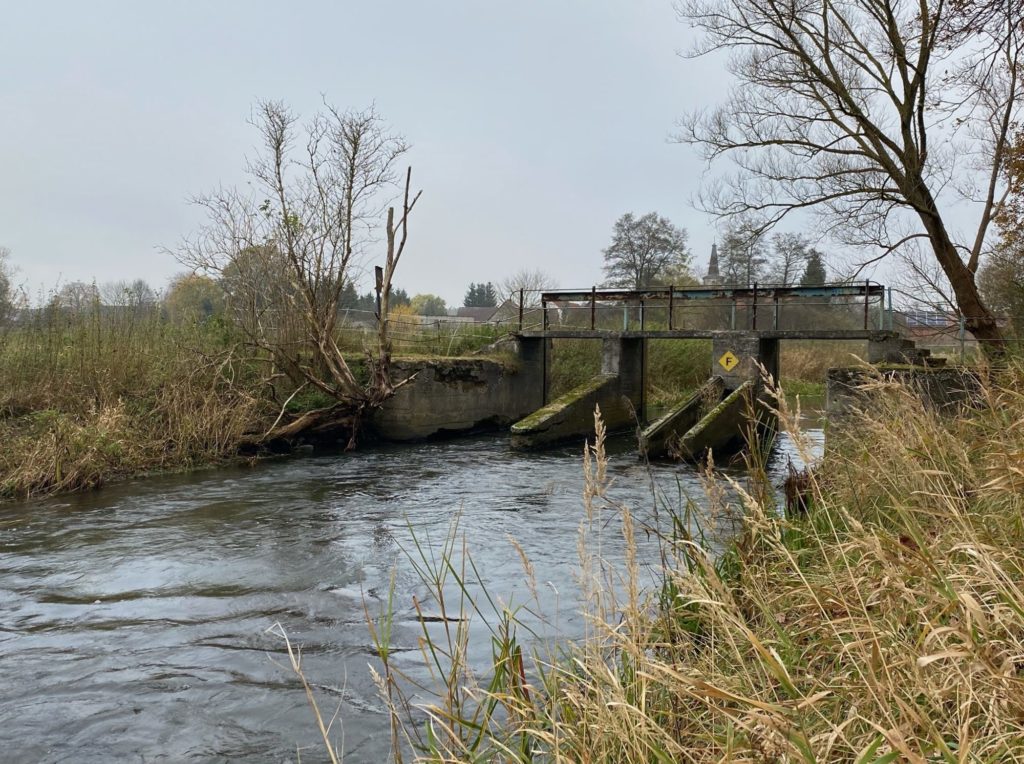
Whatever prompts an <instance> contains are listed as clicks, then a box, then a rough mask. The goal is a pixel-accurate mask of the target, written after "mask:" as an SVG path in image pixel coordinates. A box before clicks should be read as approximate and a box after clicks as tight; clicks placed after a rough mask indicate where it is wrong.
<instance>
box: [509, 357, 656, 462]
mask: <svg viewBox="0 0 1024 764" xmlns="http://www.w3.org/2000/svg"><path fill="white" fill-rule="evenodd" d="M644 347H645V346H644V341H643V340H642V339H632V338H629V339H619V338H615V339H606V340H605V341H604V344H603V348H602V356H601V373H600V374H598V375H597V376H595V377H594V378H593V379H591V380H590V381H588V382H586V383H585V384H583V385H580V386H579V387H577V388H576V389H575V390H570V391H569V392H568V393H566V394H565V395H563V396H562V397H561V398H559V399H558V400H555V401H552V402H551V403H549V404H548V405H546V406H544V407H543V408H541V409H540V410H539V411H535V412H534V413H532V414H530V416H528V417H525V418H524V419H523V420H522V421H519V422H516V423H515V424H514V425H513V426H512V447H513V448H517V449H524V450H525V449H530V448H542V447H544V446H549V445H553V444H555V443H559V442H564V441H567V440H572V439H573V438H585V437H586V436H588V435H590V434H592V433H593V432H594V407H595V406H600V407H601V417H602V419H603V420H604V424H605V427H607V428H608V429H609V430H612V431H614V430H622V429H626V428H629V427H632V426H633V425H634V424H635V421H636V417H637V416H638V415H640V412H642V411H643V395H644V363H645V353H644Z"/></svg>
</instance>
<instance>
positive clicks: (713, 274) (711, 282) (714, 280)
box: [704, 244, 722, 286]
mask: <svg viewBox="0 0 1024 764" xmlns="http://www.w3.org/2000/svg"><path fill="white" fill-rule="evenodd" d="M721 283H722V277H721V275H720V274H719V273H718V244H712V245H711V259H710V260H709V261H708V272H707V274H705V276H704V284H705V286H718V285H719V284H721Z"/></svg>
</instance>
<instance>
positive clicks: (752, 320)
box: [750, 281, 757, 332]
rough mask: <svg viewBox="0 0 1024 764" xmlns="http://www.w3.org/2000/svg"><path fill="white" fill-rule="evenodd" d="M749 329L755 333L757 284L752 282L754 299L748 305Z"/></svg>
mask: <svg viewBox="0 0 1024 764" xmlns="http://www.w3.org/2000/svg"><path fill="white" fill-rule="evenodd" d="M750 328H751V329H753V330H754V331H755V332H756V331H757V282H756V281H755V282H754V299H753V301H752V302H751V305H750Z"/></svg>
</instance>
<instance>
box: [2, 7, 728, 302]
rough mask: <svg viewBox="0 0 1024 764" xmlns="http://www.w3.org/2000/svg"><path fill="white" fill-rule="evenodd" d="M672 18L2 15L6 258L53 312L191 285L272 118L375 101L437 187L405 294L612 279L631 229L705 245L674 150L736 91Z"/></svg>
mask: <svg viewBox="0 0 1024 764" xmlns="http://www.w3.org/2000/svg"><path fill="white" fill-rule="evenodd" d="M690 34H691V32H690V31H689V29H688V28H687V27H686V26H684V25H682V24H680V23H678V22H677V21H676V18H675V14H674V12H673V10H672V6H671V2H670V0H618V1H612V0H606V1H605V0H558V1H557V2H556V1H555V0H546V1H544V0H533V1H530V2H520V3H501V4H498V3H491V2H481V1H480V0H437V1H436V2H432V3H425V2H391V3H382V2H338V3H327V2H320V3H312V2H306V3H292V4H283V3H279V2H278V3H268V2H252V1H249V0H247V1H246V2H242V1H240V0H236V1H235V2H223V1H221V2H178V3H160V4H155V3H129V2H109V1H107V2H96V1H93V2H89V3H81V2H73V3H72V2H64V3H26V2H21V3H8V4H7V7H6V8H5V9H4V12H3V25H2V27H0V67H2V71H3V73H4V74H3V77H2V79H0V102H2V103H3V105H4V115H5V116H4V119H3V122H2V125H0V136H2V139H3V140H2V150H0V151H2V154H0V157H2V161H0V168H2V178H3V181H2V183H0V244H3V245H6V246H8V247H10V248H11V249H12V250H13V253H14V262H15V264H16V265H17V266H18V267H19V269H20V270H21V275H22V278H23V280H24V281H25V282H26V283H27V284H29V285H30V286H31V288H32V289H33V290H36V289H38V288H39V287H40V285H46V286H48V287H49V286H53V285H54V284H56V283H57V282H58V281H61V282H67V281H71V280H76V279H85V280H88V279H93V278H95V279H96V280H98V281H105V280H111V279H120V278H136V277H144V278H147V279H148V280H150V281H151V282H152V283H154V284H162V283H163V282H164V281H165V279H166V278H167V277H168V276H170V275H171V274H172V273H174V272H177V271H179V270H181V268H180V266H179V265H178V264H177V263H175V262H174V261H173V259H171V258H170V257H168V256H166V255H163V254H160V253H159V252H158V249H157V248H158V247H159V246H161V245H167V246H171V245H174V244H175V242H177V241H178V240H179V239H180V237H181V236H182V235H184V234H186V233H187V232H189V231H190V230H192V229H193V228H194V227H195V226H196V224H197V222H198V219H199V218H198V211H197V210H195V209H194V208H191V207H190V206H189V205H188V204H187V203H186V199H187V197H188V195H189V194H191V193H197V192H201V191H204V190H208V189H210V188H213V187H215V186H217V185H218V184H222V183H223V184H235V183H238V182H240V181H242V180H243V176H242V173H241V167H242V164H243V157H244V155H245V154H246V153H247V152H250V151H251V148H252V146H253V144H254V141H255V134H254V132H253V130H252V128H251V127H249V126H248V125H247V124H246V119H247V117H248V115H249V111H250V107H251V105H252V103H253V102H254V101H255V100H256V99H257V98H261V97H262V98H280V99H283V100H285V101H287V102H288V103H289V104H290V105H291V106H292V107H293V108H294V109H295V110H296V111H299V112H302V113H310V112H312V111H313V110H315V109H316V108H317V107H318V105H319V104H320V98H321V93H323V94H325V95H326V96H327V98H328V99H329V100H330V101H331V102H333V103H335V104H337V105H339V106H342V107H348V106H352V107H363V106H366V105H368V104H370V103H371V102H373V103H376V106H377V109H378V110H379V111H380V112H381V114H382V115H383V116H384V117H385V118H386V119H387V120H388V121H389V122H390V123H391V124H392V125H394V127H395V129H396V130H398V131H399V132H401V133H403V134H404V135H405V136H406V137H407V139H408V140H409V141H410V142H411V143H412V144H413V152H412V154H411V162H412V163H413V165H414V173H415V178H416V181H417V184H418V185H419V186H421V187H422V188H423V189H424V196H423V200H422V202H421V206H420V207H418V208H417V211H416V214H415V220H414V222H413V224H412V238H411V244H410V249H409V250H408V254H407V257H408V259H407V262H405V264H404V267H403V269H402V272H401V274H400V278H399V279H398V282H399V283H400V284H401V285H402V286H404V287H406V288H407V289H409V290H410V291H412V292H436V293H440V294H441V295H442V296H444V297H445V298H447V299H448V300H450V301H454V300H461V297H462V294H463V291H464V289H465V286H466V284H467V283H468V282H470V281H480V280H495V281H497V280H499V279H501V278H503V277H504V276H506V275H508V274H509V273H511V272H512V271H514V270H516V269H517V268H518V267H531V268H543V269H545V270H547V271H549V272H550V273H552V274H553V275H554V276H556V277H557V278H558V280H559V281H560V282H561V284H562V285H563V286H586V285H589V284H591V283H594V282H595V281H598V280H599V279H600V265H601V255H600V250H601V248H602V247H604V246H605V245H606V244H607V242H608V239H609V236H610V233H611V228H612V223H613V222H614V220H615V219H616V218H617V217H618V216H619V215H620V214H622V213H623V212H627V211H635V212H638V213H643V212H648V211H651V210H657V211H658V212H659V213H661V214H663V215H666V216H668V217H669V218H670V219H672V220H673V221H674V222H676V223H677V224H679V225H684V226H685V227H686V228H688V229H689V231H690V236H691V243H692V245H693V247H694V249H695V250H696V252H697V254H698V258H699V260H700V261H701V262H703V261H704V259H705V258H706V254H707V250H708V249H709V247H710V243H711V241H712V239H713V236H714V234H713V232H712V230H711V228H710V221H709V220H708V219H707V218H706V217H705V216H704V215H702V214H699V213H697V212H695V211H694V210H693V209H692V208H691V207H690V205H689V199H690V197H691V196H692V194H693V193H694V191H695V190H696V187H697V184H698V182H699V179H700V175H701V173H702V171H703V164H702V162H701V161H700V160H699V159H698V158H697V156H696V155H695V153H694V152H693V150H692V149H690V148H688V147H686V146H681V145H678V144H673V143H670V142H669V141H668V136H669V135H670V134H671V132H672V131H673V129H674V121H675V120H676V118H677V117H678V116H680V115H681V114H682V113H683V112H684V111H685V110H686V109H688V108H693V107H694V106H698V105H701V104H710V103H713V102H714V100H716V99H717V97H718V96H720V94H721V89H722V88H723V87H724V85H725V83H726V80H725V78H724V75H723V74H721V73H720V69H719V67H716V66H715V65H714V64H713V63H712V62H710V61H700V62H694V61H686V60H683V59H682V58H680V57H679V56H678V55H677V51H678V50H680V49H683V48H685V47H687V46H688V44H689V42H690Z"/></svg>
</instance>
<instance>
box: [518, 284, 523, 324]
mask: <svg viewBox="0 0 1024 764" xmlns="http://www.w3.org/2000/svg"><path fill="white" fill-rule="evenodd" d="M522 330H523V290H522V289H520V290H519V331H522Z"/></svg>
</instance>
